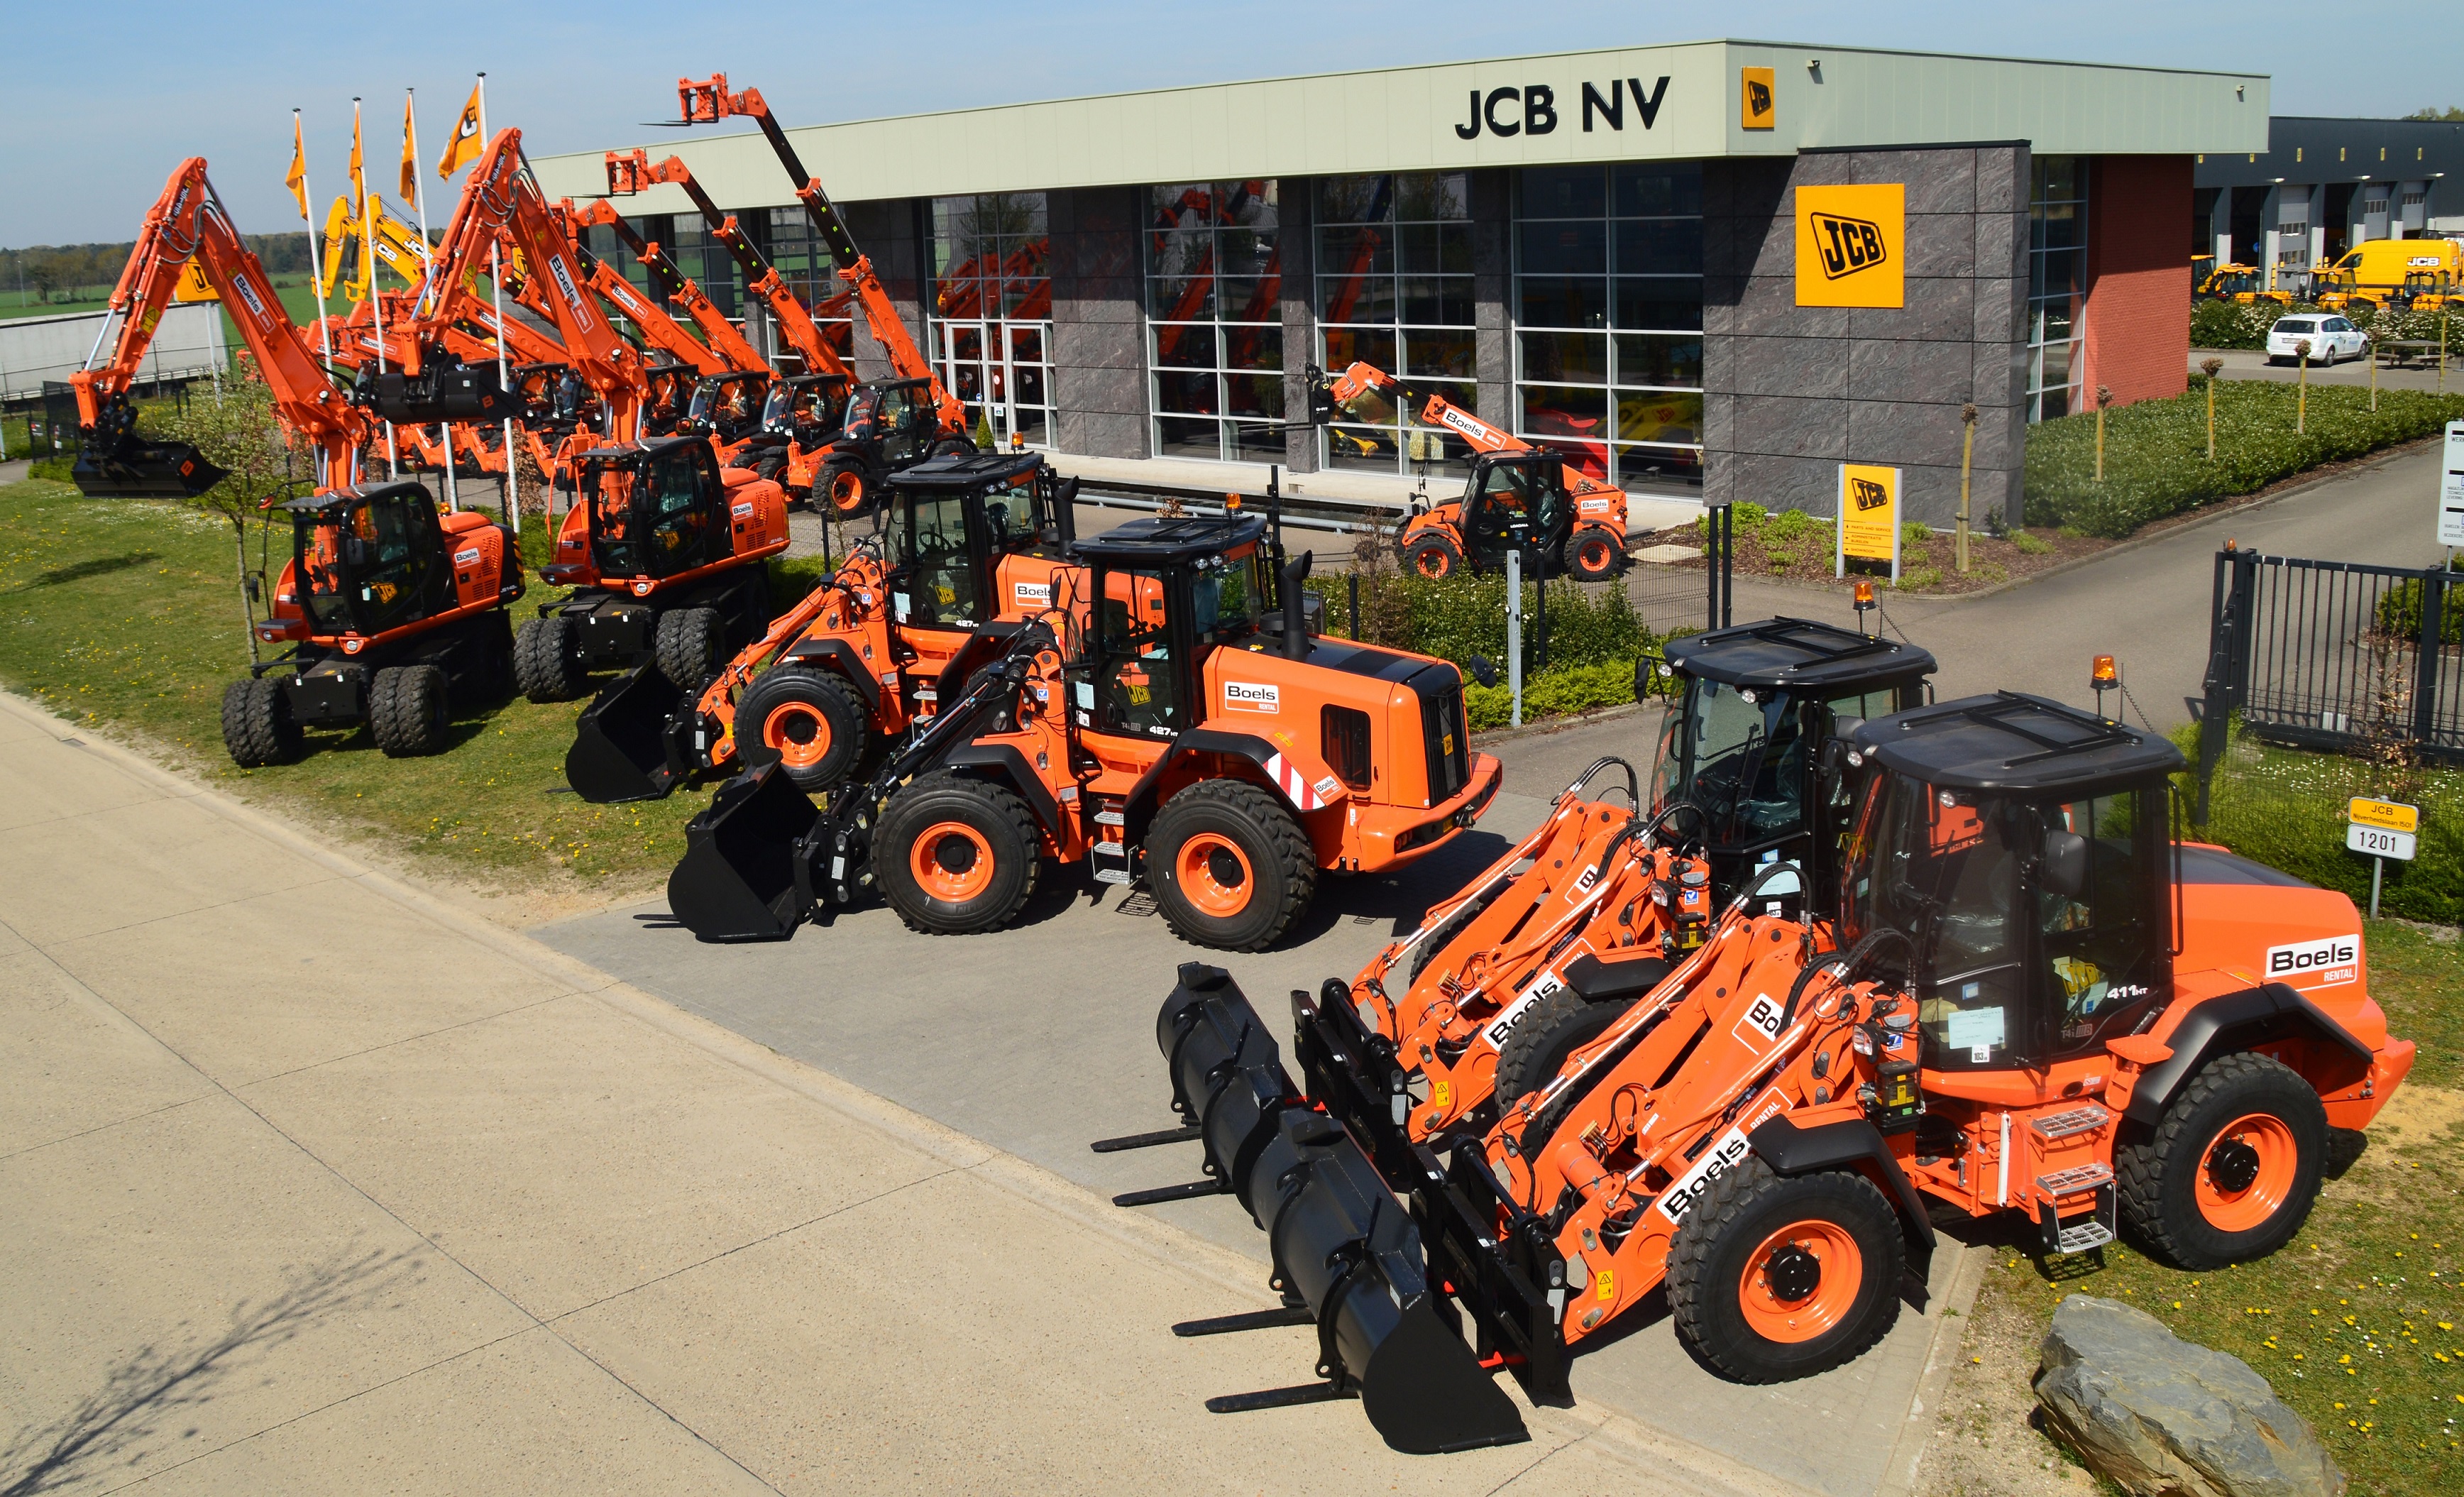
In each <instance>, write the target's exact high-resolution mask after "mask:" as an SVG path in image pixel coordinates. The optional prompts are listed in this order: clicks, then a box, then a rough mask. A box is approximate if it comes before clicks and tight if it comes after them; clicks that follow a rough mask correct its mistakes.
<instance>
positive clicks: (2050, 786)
mask: <svg viewBox="0 0 2464 1497" xmlns="http://www.w3.org/2000/svg"><path fill="white" fill-rule="evenodd" d="M1855 742H1856V746H1857V748H1858V749H1859V751H1860V752H1862V753H1864V754H1866V755H1868V756H1871V757H1872V758H1874V759H1876V760H1881V763H1882V765H1883V767H1885V768H1887V769H1892V770H1896V771H1898V772H1899V773H1901V774H1904V775H1908V776H1911V777H1913V778H1915V779H1918V780H1922V781H1924V782H1925V783H1927V784H1933V785H1941V786H1943V787H1945V788H1947V789H1952V790H1998V791H2016V792H2019V793H2022V794H2025V793H2028V792H2031V791H2059V792H2062V793H2064V794H2070V795H2078V794H2092V793H2095V792H2096V791H2099V790H2102V789H2108V788H2110V789H2121V788H2124V787H2126V786H2129V785H2134V784H2144V783H2145V782H2147V781H2148V780H2150V779H2153V778H2155V777H2157V776H2161V775H2169V774H2171V773H2173V772H2174V771H2176V770H2178V769H2180V768H2182V766H2183V763H2184V760H2183V758H2182V752H2181V750H2179V749H2177V748H2175V747H2174V746H2173V745H2172V744H2170V743H2168V742H2167V741H2166V740H2165V739H2163V738H2161V737H2150V736H2148V735H2145V734H2141V733H2134V732H2132V731H2131V730H2130V729H2128V728H2125V727H2123V725H2122V724H2120V723H2118V722H2113V721H2110V720H2108V719H2106V718H2103V717H2100V716H2097V715H2095V714H2093V713H2087V712H2081V711H2080V710H2079V709H2078V708H2076V707H2066V706H2064V705H2063V704H2061V703H2060V702H2057V701H2049V700H2047V699H2046V698H2044V697H2041V696H2031V695H2029V694H2027V693H2022V692H1996V693H1993V694H1992V695H1991V696H1963V697H1961V698H1960V699H1959V700H1957V701H1955V702H1943V703H1940V704H1938V705H1935V706H1932V707H1918V708H1914V709H1912V710H1910V711H1907V712H1901V713H1893V714H1891V715H1889V716H1887V717H1873V718H1869V719H1867V720H1866V721H1865V722H1864V723H1863V724H1862V725H1861V726H1859V728H1858V729H1857V732H1856V738H1855Z"/></svg>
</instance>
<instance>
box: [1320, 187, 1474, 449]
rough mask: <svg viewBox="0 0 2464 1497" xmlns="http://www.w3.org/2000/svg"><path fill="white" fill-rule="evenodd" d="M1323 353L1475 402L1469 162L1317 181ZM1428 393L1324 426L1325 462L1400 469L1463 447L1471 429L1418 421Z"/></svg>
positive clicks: (1336, 364) (1328, 362)
mask: <svg viewBox="0 0 2464 1497" xmlns="http://www.w3.org/2000/svg"><path fill="white" fill-rule="evenodd" d="M1316 208H1317V211H1316V220H1315V221H1316V232H1317V257H1316V264H1317V286H1316V297H1317V300H1316V303H1315V306H1316V310H1317V323H1318V335H1317V337H1318V349H1317V356H1318V363H1320V364H1321V365H1322V366H1324V367H1325V368H1326V369H1327V370H1329V371H1330V372H1335V373H1340V372H1341V371H1342V370H1343V369H1344V368H1345V367H1346V366H1347V365H1349V364H1352V363H1355V362H1362V363H1371V364H1375V366H1376V367H1378V368H1380V369H1383V370H1385V371H1387V372H1388V373H1390V374H1397V375H1400V376H1401V377H1403V378H1404V379H1405V380H1408V381H1409V382H1410V383H1411V385H1412V386H1413V388H1414V389H1415V390H1416V391H1419V392H1423V393H1435V394H1440V395H1442V396H1444V397H1445V398H1446V399H1447V400H1449V401H1452V402H1453V403H1455V404H1457V405H1459V406H1462V407H1464V408H1465V409H1470V410H1477V409H1478V408H1479V406H1478V400H1479V396H1478V386H1477V385H1476V384H1475V379H1476V375H1477V368H1476V364H1477V359H1478V349H1477V346H1476V342H1475V340H1476V337H1477V335H1476V334H1475V333H1474V332H1473V331H1472V328H1473V319H1472V276H1471V201H1470V195H1469V192H1468V189H1467V187H1466V185H1465V179H1464V176H1463V173H1462V172H1409V173H1394V174H1389V175H1385V176H1376V177H1326V178H1321V179H1320V180H1319V182H1318V184H1317V205H1316ZM1422 408H1424V403H1423V402H1419V401H1415V402H1413V403H1412V408H1410V409H1408V410H1406V409H1400V408H1397V409H1396V410H1393V411H1390V412H1388V413H1387V419H1385V420H1384V421H1381V422H1377V423H1375V424H1364V423H1361V422H1346V423H1344V424H1342V425H1340V426H1336V427H1333V428H1331V429H1329V430H1328V431H1327V432H1326V433H1325V434H1324V436H1323V437H1322V438H1321V441H1322V442H1323V443H1324V446H1323V447H1322V448H1321V450H1320V451H1319V454H1318V461H1319V462H1320V464H1321V465H1323V466H1327V467H1333V468H1355V469H1366V470H1369V471H1372V472H1375V473H1396V472H1398V471H1403V470H1406V469H1408V468H1409V466H1410V465H1412V464H1414V463H1416V462H1421V463H1425V462H1435V461H1441V460H1444V459H1446V458H1460V457H1462V456H1463V452H1464V451H1465V449H1464V446H1463V439H1462V438H1460V437H1458V436H1456V435H1454V434H1453V433H1452V432H1444V431H1439V430H1435V429H1430V428H1429V427H1427V426H1426V425H1424V424H1423V423H1422V422H1420V421H1419V412H1420V410H1421V409H1422Z"/></svg>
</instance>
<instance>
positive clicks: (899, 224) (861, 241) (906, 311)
mask: <svg viewBox="0 0 2464 1497" xmlns="http://www.w3.org/2000/svg"><path fill="white" fill-rule="evenodd" d="M839 212H840V214H841V216H842V218H843V220H844V221H845V222H846V224H847V232H848V233H849V234H850V235H852V236H853V237H854V239H855V245H856V248H857V249H859V250H861V251H863V252H864V253H865V256H866V257H867V258H868V259H869V260H871V261H872V270H873V274H874V275H878V276H880V277H881V289H882V290H884V291H886V292H888V293H890V301H891V305H892V306H894V307H896V308H897V309H898V316H899V319H900V320H901V321H904V322H905V323H906V324H907V335H908V336H909V337H910V338H913V339H914V340H915V346H916V348H917V349H918V350H924V349H925V343H924V318H923V307H922V304H921V302H920V301H919V300H918V299H917V298H918V297H919V296H920V295H921V287H922V285H923V281H924V275H923V270H924V247H923V245H922V243H921V242H920V241H919V240H918V239H917V237H916V234H917V228H916V219H915V202H914V200H913V199H912V198H895V199H892V200H891V201H888V202H878V203H842V204H840V205H839ZM826 258H827V257H826V256H825V260H826ZM926 357H928V358H929V357H931V354H930V352H929V351H926ZM849 363H851V364H852V365H853V366H854V368H855V372H856V377H857V378H858V379H863V380H886V379H889V378H891V376H892V375H893V374H895V373H896V371H895V370H893V369H891V367H890V355H889V353H888V352H886V351H885V350H884V349H883V348H882V346H881V344H880V343H878V342H876V341H873V337H872V334H871V333H870V332H869V331H868V330H867V329H866V327H865V325H864V318H863V317H862V316H861V315H859V316H858V317H857V318H856V319H855V357H854V358H853V359H851V360H850V361H849Z"/></svg>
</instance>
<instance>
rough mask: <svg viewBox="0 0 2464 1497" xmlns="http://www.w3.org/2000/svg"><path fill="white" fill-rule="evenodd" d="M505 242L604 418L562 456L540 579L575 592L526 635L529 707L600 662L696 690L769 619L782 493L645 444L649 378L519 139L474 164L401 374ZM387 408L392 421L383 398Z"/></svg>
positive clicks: (682, 446) (425, 355)
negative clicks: (562, 490)
mask: <svg viewBox="0 0 2464 1497" xmlns="http://www.w3.org/2000/svg"><path fill="white" fill-rule="evenodd" d="M500 239H506V240H510V241H511V242H512V244H513V246H514V248H515V249H516V250H517V251H518V252H519V253H520V254H521V256H522V259H523V262H524V263H525V264H526V265H528V266H529V267H530V268H531V277H530V278H531V280H532V281H534V282H537V283H539V285H540V286H541V288H542V294H541V299H542V300H543V301H545V302H546V303H547V305H548V306H549V308H550V310H551V311H552V312H553V313H554V315H555V319H556V325H557V334H558V338H559V340H560V341H561V342H562V343H563V344H564V347H565V349H566V352H567V356H568V358H569V359H570V360H571V362H572V364H573V367H574V370H575V372H576V373H577V374H579V375H580V376H581V378H582V380H583V383H584V384H585V385H587V386H588V387H589V389H590V391H591V393H592V394H593V395H595V396H596V397H597V398H598V403H599V407H600V412H601V420H602V422H603V423H604V425H603V426H602V427H601V428H600V429H598V430H595V431H594V430H592V429H589V428H587V427H578V428H577V429H575V430H574V431H573V432H572V433H571V434H570V435H568V436H567V437H566V438H565V439H564V442H563V444H562V446H561V451H560V452H559V454H558V456H559V459H560V461H559V469H560V472H559V474H558V477H559V480H560V482H561V483H569V484H570V485H571V487H572V491H573V495H574V497H573V501H572V503H571V504H570V506H569V507H568V508H567V510H566V513H565V515H564V517H563V520H562V521H561V525H560V527H559V531H558V535H557V538H556V553H555V555H556V560H555V561H552V562H550V563H549V564H548V565H546V566H545V567H542V568H541V569H540V576H541V577H542V578H543V579H544V580H546V581H547V582H549V583H553V584H556V585H560V586H564V587H569V588H570V589H572V590H571V591H570V592H569V593H567V594H566V595H565V596H564V597H563V598H561V599H559V600H558V601H557V602H554V603H551V604H546V605H541V607H540V610H539V617H538V618H536V619H534V620H531V621H530V622H529V623H526V624H524V625H523V626H522V628H521V631H520V634H519V635H518V637H517V639H516V641H515V653H514V668H515V675H516V678H517V683H518V684H519V686H520V687H521V690H522V692H523V693H524V694H526V695H528V696H529V697H531V699H532V700H534V701H553V700H559V699H564V698H570V697H573V696H578V695H580V694H581V693H582V692H583V690H584V689H585V688H586V686H587V685H588V674H589V671H591V670H592V669H593V668H595V667H598V666H601V665H605V664H609V663H616V662H629V663H639V662H644V661H649V662H651V663H653V664H655V666H656V668H657V669H658V670H659V671H661V672H662V673H666V674H668V675H669V677H670V679H671V680H673V681H675V682H676V684H677V685H678V687H679V689H681V690H686V691H697V690H699V689H700V687H701V685H702V683H703V682H704V681H706V680H708V679H709V678H710V676H711V675H713V674H715V672H716V671H717V670H718V668H719V665H720V663H721V662H723V661H724V660H725V659H726V658H727V657H728V655H730V654H732V653H733V652H734V651H735V650H736V649H737V648H738V647H740V646H741V645H742V644H743V643H744V642H745V641H747V640H750V639H752V638H754V637H756V636H758V635H759V634H760V632H761V631H762V629H763V628H764V627H766V626H767V625H768V624H769V622H770V617H771V611H772V609H771V604H770V592H769V585H768V576H767V572H766V570H765V568H764V565H763V563H764V562H765V561H767V560H768V559H769V558H770V557H773V556H776V555H778V554H779V553H780V552H782V551H784V550H785V549H786V548H787V512H786V495H783V494H782V493H781V491H780V489H779V486H778V485H777V484H775V483H771V482H769V481H768V480H766V479H762V478H759V477H757V476H755V475H754V474H752V473H745V472H743V471H742V470H737V469H727V470H722V469H721V468H720V466H719V464H718V459H717V456H716V454H715V451H714V450H713V449H712V446H711V443H710V442H709V440H708V439H707V438H705V437H699V436H678V437H664V438H647V439H646V437H645V435H644V432H643V416H644V412H645V408H646V406H647V402H648V398H649V392H650V384H649V374H648V371H647V370H646V369H645V367H644V365H643V363H642V359H641V356H640V355H639V354H638V353H637V352H636V351H635V350H634V348H633V346H632V345H631V344H630V343H628V342H627V341H625V340H624V339H623V338H621V337H619V336H618V335H617V333H616V330H615V329H614V327H613V326H611V325H610V323H609V321H608V319H607V317H606V315H605V309H604V307H603V306H602V305H601V303H600V302H599V300H598V299H597V297H595V296H594V295H593V294H592V292H591V290H590V288H589V286H588V285H587V284H586V282H585V280H584V276H583V270H582V268H581V265H580V263H579V260H578V257H577V255H576V252H575V247H574V243H573V237H572V233H571V230H570V227H569V225H568V224H566V223H565V222H563V221H561V219H560V217H559V216H558V215H557V213H556V212H555V211H554V210H553V209H552V208H551V207H550V205H549V204H548V202H547V200H546V199H545V197H544V196H542V195H541V193H540V192H539V185H538V183H537V182H535V181H534V180H533V179H532V177H531V175H530V173H529V171H528V169H527V167H526V166H525V165H524V163H523V161H522V154H521V132H520V131H518V130H514V129H507V130H502V131H499V132H498V133H497V135H496V138H495V140H493V141H491V142H490V143H488V145H487V147H486V148H485V149H484V150H483V151H482V152H481V153H480V156H479V161H478V164H477V165H475V166H474V167H473V169H472V174H471V177H470V179H469V181H468V183H467V184H466V185H465V187H464V189H463V193H462V199H461V202H460V203H459V204H458V205H457V206H456V207H455V209H454V213H453V220H452V222H451V224H450V225H449V226H448V227H447V229H446V231H445V239H444V242H443V244H442V245H441V246H440V247H439V250H438V254H437V263H436V267H435V269H434V270H433V271H431V273H430V274H429V279H428V283H427V286H426V287H425V288H424V290H423V293H422V296H421V298H420V303H419V307H418V309H417V310H418V315H417V317H415V318H414V319H412V321H411V322H410V324H409V325H408V327H407V328H406V329H405V332H404V339H405V341H406V342H407V344H409V346H408V347H407V349H406V350H405V352H406V360H405V362H406V364H407V365H409V368H408V369H407V373H406V375H403V376H395V377H394V378H404V379H418V378H422V377H424V372H425V370H426V369H427V368H428V367H429V363H428V361H429V359H430V358H431V357H433V356H435V355H436V354H437V353H439V352H440V350H438V349H437V348H436V346H435V342H436V330H437V329H440V328H443V327H445V326H449V325H451V324H452V323H453V322H455V321H458V320H460V319H461V318H462V317H463V316H464V314H465V311H466V304H467V303H469V302H473V301H476V300H478V299H479V296H478V292H477V291H476V290H475V289H474V288H476V287H481V286H484V285H485V284H486V277H485V276H484V275H480V274H477V267H481V266H484V265H486V264H487V263H488V258H489V256H488V251H489V249H490V248H491V247H492V246H494V245H495V244H497V243H498V242H499V240H500ZM466 271H467V272H470V273H471V274H465V272H466ZM489 375H490V378H491V380H493V378H494V370H493V369H491V370H490V371H489ZM379 409H380V412H381V413H388V414H389V412H385V410H384V407H383V403H382V402H380V406H379ZM396 419H400V418H398V417H397V418H396ZM430 419H433V418H430Z"/></svg>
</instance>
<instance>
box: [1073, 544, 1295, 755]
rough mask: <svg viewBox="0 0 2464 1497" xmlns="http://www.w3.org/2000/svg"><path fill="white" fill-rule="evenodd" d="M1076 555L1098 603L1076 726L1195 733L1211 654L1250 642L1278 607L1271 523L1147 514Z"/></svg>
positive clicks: (1150, 734)
mask: <svg viewBox="0 0 2464 1497" xmlns="http://www.w3.org/2000/svg"><path fill="white" fill-rule="evenodd" d="M1072 554H1073V555H1074V556H1075V558H1076V559H1077V560H1078V561H1081V562H1083V563H1084V564H1085V565H1086V566H1087V567H1088V568H1089V572H1090V574H1091V575H1090V577H1089V582H1088V596H1089V598H1091V599H1094V600H1095V601H1096V606H1095V609H1094V620H1093V626H1092V627H1089V629H1088V630H1087V641H1086V654H1085V661H1084V665H1085V668H1086V669H1085V673H1084V674H1083V675H1081V676H1080V677H1079V679H1078V680H1077V681H1076V682H1075V684H1074V685H1073V687H1072V691H1073V693H1074V695H1075V698H1076V699H1075V701H1074V702H1073V704H1072V709H1071V715H1072V717H1073V719H1074V720H1075V721H1076V723H1077V725H1078V726H1079V727H1081V728H1085V729H1089V730H1091V731H1093V732H1096V733H1113V734H1123V735H1127V736H1129V737H1141V738H1172V737H1178V736H1179V735H1180V734H1181V733H1183V732H1185V731H1187V730H1188V729H1190V728H1193V727H1195V726H1197V725H1198V723H1199V720H1200V719H1202V718H1203V717H1204V716H1205V715H1206V705H1205V692H1204V682H1203V679H1202V677H1201V676H1200V674H1199V666H1200V664H1201V662H1202V661H1203V659H1204V657H1205V655H1206V654H1207V653H1208V652H1209V651H1211V650H1212V649H1214V648H1215V647H1216V646H1218V645H1233V644H1241V643H1243V642H1246V641H1248V640H1250V639H1252V638H1254V637H1255V636H1256V635H1257V633H1258V632H1259V630H1260V628H1261V627H1264V624H1265V616H1266V612H1267V610H1268V609H1269V608H1271V607H1272V606H1274V605H1275V573H1274V568H1273V566H1272V564H1271V561H1272V558H1271V553H1270V552H1269V550H1268V548H1267V543H1266V521H1265V517H1263V516H1258V515H1227V516H1221V517H1167V516H1160V515H1155V516H1145V517H1139V518H1137V519H1133V520H1131V521H1130V522H1129V523H1128V524H1125V525H1122V526H1120V527H1119V528H1117V529H1114V530H1111V531H1107V532H1106V533H1105V534H1103V535H1102V536H1099V537H1096V538H1095V539H1090V540H1081V541H1079V542H1078V543H1077V545H1076V546H1075V547H1074V548H1073V552H1072Z"/></svg>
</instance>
